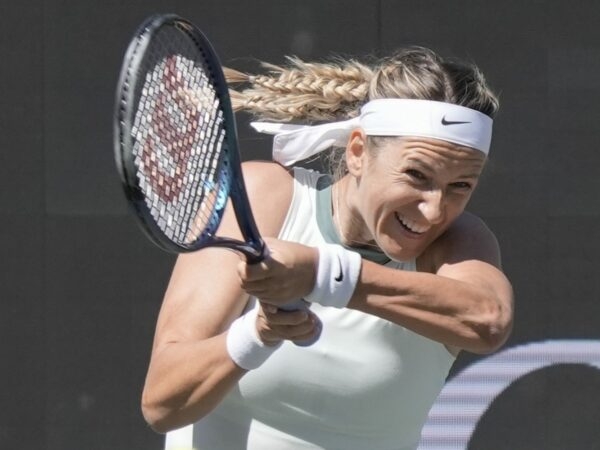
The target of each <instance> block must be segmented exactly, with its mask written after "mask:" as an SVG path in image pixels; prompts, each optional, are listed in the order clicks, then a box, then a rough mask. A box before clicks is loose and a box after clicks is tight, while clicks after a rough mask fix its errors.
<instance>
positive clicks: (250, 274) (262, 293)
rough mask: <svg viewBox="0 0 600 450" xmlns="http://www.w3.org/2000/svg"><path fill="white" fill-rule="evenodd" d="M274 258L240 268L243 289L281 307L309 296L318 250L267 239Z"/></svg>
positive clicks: (243, 264)
mask: <svg viewBox="0 0 600 450" xmlns="http://www.w3.org/2000/svg"><path fill="white" fill-rule="evenodd" d="M265 243H266V245H267V248H268V249H269V252H270V255H269V256H268V257H267V258H266V259H265V260H264V261H262V262H260V263H258V264H247V263H246V261H245V260H242V261H240V263H239V264H238V275H239V277H240V283H241V286H242V288H243V289H244V290H245V291H246V292H247V293H248V294H250V295H253V296H255V297H257V298H259V299H260V300H261V301H262V302H265V303H270V304H273V305H276V306H281V305H284V304H286V303H289V302H291V301H295V300H298V299H300V298H302V297H304V296H305V295H307V294H309V293H310V292H311V291H312V289H313V287H314V284H315V277H316V269H317V263H318V258H319V252H318V250H317V248H315V247H308V246H306V245H302V244H297V243H295V242H289V241H282V240H280V239H274V238H265Z"/></svg>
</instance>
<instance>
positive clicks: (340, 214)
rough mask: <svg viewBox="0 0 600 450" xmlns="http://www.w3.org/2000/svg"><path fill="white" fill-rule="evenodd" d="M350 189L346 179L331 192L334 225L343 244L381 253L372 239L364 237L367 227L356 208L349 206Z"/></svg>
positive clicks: (334, 186)
mask: <svg viewBox="0 0 600 450" xmlns="http://www.w3.org/2000/svg"><path fill="white" fill-rule="evenodd" d="M348 188H349V186H348V181H347V179H346V177H344V178H342V179H341V180H339V181H337V182H336V183H335V184H334V185H333V187H332V191H331V197H332V199H331V207H332V209H333V223H334V225H335V227H336V229H337V232H338V235H339V236H340V240H341V241H342V244H344V245H347V246H349V247H366V248H371V249H376V250H379V251H380V249H379V247H378V246H377V245H376V244H375V242H374V241H373V240H372V239H369V238H366V237H364V234H365V232H364V230H366V225H365V223H364V221H363V220H362V218H359V214H358V213H357V212H356V211H355V210H354V208H352V207H351V206H350V205H349V202H348ZM366 234H369V233H366Z"/></svg>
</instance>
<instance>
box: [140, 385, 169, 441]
mask: <svg viewBox="0 0 600 450" xmlns="http://www.w3.org/2000/svg"><path fill="white" fill-rule="evenodd" d="M141 406H142V415H143V416H144V420H145V421H146V423H147V424H148V425H149V426H150V428H152V430H153V431H155V432H156V433H160V434H165V433H167V432H169V431H171V429H172V428H171V427H169V424H168V414H166V410H165V408H163V407H161V406H160V405H158V404H156V403H155V402H152V401H150V400H148V396H147V394H144V395H143V396H142V405H141Z"/></svg>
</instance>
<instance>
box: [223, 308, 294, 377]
mask: <svg viewBox="0 0 600 450" xmlns="http://www.w3.org/2000/svg"><path fill="white" fill-rule="evenodd" d="M257 313H258V309H257V308H253V309H251V310H250V311H248V312H246V313H245V314H243V315H241V316H240V317H238V318H237V319H235V320H234V321H233V323H232V324H231V326H230V327H229V331H228V332H227V340H226V344H227V353H228V354H229V357H230V358H231V359H232V360H233V362H234V363H235V364H236V365H238V366H239V367H241V368H242V369H245V370H253V369H257V368H258V367H260V366H261V365H262V364H263V363H264V362H265V361H266V360H267V359H269V357H270V356H271V355H272V354H273V353H274V352H275V350H277V349H278V348H279V347H280V346H281V344H282V343H283V341H279V342H275V343H268V344H267V343H265V342H263V341H262V340H261V339H260V337H259V336H258V332H257V330H256V315H257Z"/></svg>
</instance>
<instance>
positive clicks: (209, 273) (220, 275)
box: [154, 162, 293, 351]
mask: <svg viewBox="0 0 600 450" xmlns="http://www.w3.org/2000/svg"><path fill="white" fill-rule="evenodd" d="M243 173H244V181H245V184H246V187H247V192H248V197H249V200H250V206H251V209H252V212H253V215H254V218H255V220H256V224H257V227H258V229H259V232H260V233H261V235H263V236H276V235H277V234H278V233H279V229H280V228H281V226H282V224H283V220H284V219H285V215H286V213H287V209H288V207H289V203H290V201H291V196H292V191H293V179H292V176H291V175H290V174H289V173H288V172H287V170H286V169H284V168H283V167H281V166H279V165H277V164H274V163H268V162H248V163H244V164H243ZM217 236H226V237H231V238H235V239H242V236H241V232H240V230H239V227H238V225H237V221H236V218H235V214H234V212H233V208H232V205H231V202H228V205H227V207H226V210H225V213H224V216H223V219H222V221H221V224H220V226H219V229H218V231H217ZM239 260H240V256H239V255H238V254H236V253H235V252H232V251H229V250H226V249H223V248H210V247H209V248H205V249H202V250H199V251H196V252H192V253H187V254H182V255H179V257H178V258H177V262H176V264H175V267H174V269H173V272H172V275H171V279H170V281H169V286H168V288H167V291H166V293H165V296H164V300H163V304H162V306H161V311H160V313H159V317H158V322H157V327H156V334H155V341H154V350H155V351H156V350H157V348H159V347H161V346H163V345H165V344H168V343H170V342H178V341H188V340H197V339H206V338H208V337H211V336H215V335H217V334H219V333H222V332H224V331H225V330H226V329H227V328H228V327H229V325H230V324H231V322H232V321H233V320H234V319H235V318H236V317H238V316H239V315H240V313H241V312H242V310H243V308H244V306H245V303H246V302H247V298H248V296H247V295H246V294H245V293H244V291H243V290H242V289H241V287H240V282H239V278H238V275H237V265H238V262H239Z"/></svg>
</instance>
